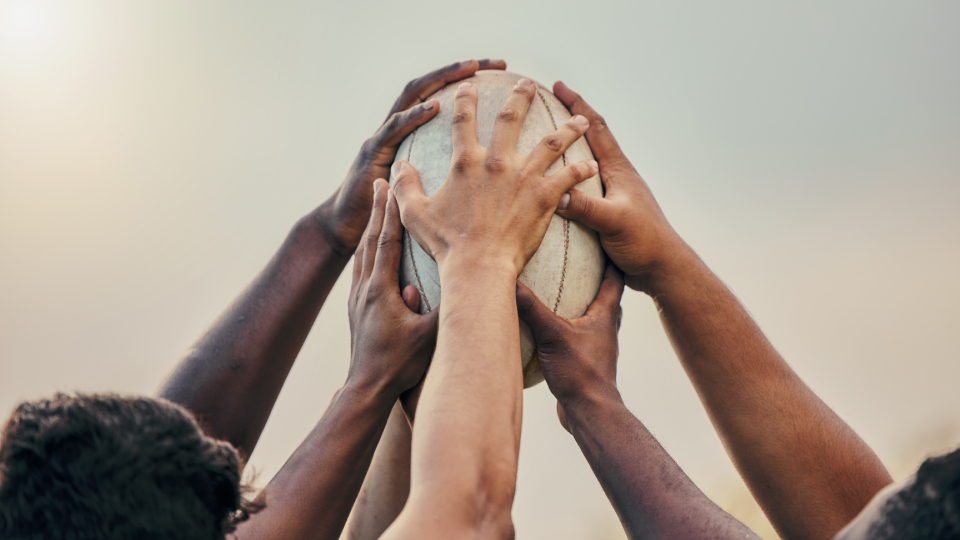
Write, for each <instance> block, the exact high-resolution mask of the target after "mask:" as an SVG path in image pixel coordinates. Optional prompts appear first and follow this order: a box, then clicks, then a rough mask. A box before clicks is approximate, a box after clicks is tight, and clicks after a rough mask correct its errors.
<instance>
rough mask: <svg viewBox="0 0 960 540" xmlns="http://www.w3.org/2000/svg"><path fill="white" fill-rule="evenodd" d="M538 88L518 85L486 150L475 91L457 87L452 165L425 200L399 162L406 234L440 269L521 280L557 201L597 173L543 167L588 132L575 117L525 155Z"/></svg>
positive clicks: (577, 166) (586, 167)
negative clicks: (494, 269) (522, 140)
mask: <svg viewBox="0 0 960 540" xmlns="http://www.w3.org/2000/svg"><path fill="white" fill-rule="evenodd" d="M536 93H537V86H536V84H535V83H533V82H532V81H530V80H528V79H521V80H520V81H519V82H518V83H517V84H516V86H514V88H513V90H512V91H511V93H510V95H509V96H508V97H507V101H506V103H505V104H504V105H503V107H502V108H501V109H500V112H499V113H498V114H497V119H496V122H495V125H494V130H493V135H492V138H491V141H490V147H489V148H483V147H482V146H480V143H479V141H478V138H477V90H476V88H475V87H474V86H473V85H472V84H470V83H469V82H464V83H461V84H460V86H459V87H458V89H457V92H456V95H455V96H454V102H453V111H452V114H453V120H452V123H453V126H452V129H453V159H452V162H451V166H450V172H449V174H448V176H447V180H446V182H445V183H444V184H443V185H442V186H441V187H440V189H439V190H437V192H436V193H435V194H434V195H433V196H432V197H427V196H426V195H425V194H424V192H423V187H422V186H421V184H420V177H419V176H418V174H417V171H416V170H414V168H413V166H411V165H410V164H409V163H407V162H405V161H398V162H397V163H396V164H395V165H394V168H393V175H394V178H395V182H394V191H395V192H396V194H397V200H398V202H399V203H400V212H401V216H402V219H403V223H404V225H405V226H406V228H407V231H409V232H410V234H411V235H412V236H413V238H414V239H416V241H417V243H419V244H420V246H421V247H422V248H423V249H424V251H426V252H427V253H428V254H429V255H430V256H431V257H433V259H434V260H436V261H437V266H438V267H439V268H440V269H441V272H442V271H443V268H444V263H445V261H446V260H447V259H448V258H450V257H452V256H456V257H459V258H464V257H465V258H466V259H467V260H476V261H477V262H480V261H483V263H484V264H495V265H498V266H500V265H502V266H503V267H504V268H506V269H508V270H510V271H512V272H514V275H515V276H516V275H519V274H520V271H521V270H523V267H524V265H526V263H527V261H528V260H529V259H530V257H531V256H533V254H534V252H536V250H537V248H538V247H539V246H540V242H541V241H542V240H543V235H544V234H545V233H546V231H547V226H548V225H549V224H550V218H551V216H552V215H553V213H554V211H555V210H556V208H557V204H558V202H559V201H560V197H561V196H562V195H563V194H564V193H565V192H566V191H567V190H569V189H570V188H572V187H573V186H574V185H576V184H578V183H580V182H581V181H583V180H584V179H586V178H589V177H591V176H593V175H594V174H596V172H597V164H596V162H593V161H590V162H580V163H574V164H570V165H567V166H565V167H563V168H562V169H560V170H559V171H557V172H556V173H554V174H552V175H550V176H544V173H545V172H546V170H547V168H548V167H550V165H551V164H552V163H553V162H555V161H556V160H557V159H559V158H560V156H561V155H562V154H563V153H564V152H565V151H566V150H567V148H569V147H570V145H571V144H573V143H574V142H576V140H577V139H579V138H580V137H581V136H583V134H584V132H585V131H586V130H587V127H588V125H589V122H588V121H587V119H586V118H584V117H583V116H574V117H573V118H571V119H570V120H569V121H568V122H566V123H565V124H564V125H562V126H560V128H559V129H558V130H557V131H555V132H554V133H553V134H551V135H548V136H546V137H544V138H543V140H542V141H541V142H540V144H538V145H537V147H536V148H534V149H533V151H532V152H530V153H529V154H526V155H518V154H517V152H516V147H517V140H518V139H519V137H520V132H521V129H522V127H523V120H524V118H525V117H526V114H527V110H528V109H529V108H530V104H531V103H532V102H533V99H534V98H535V97H536Z"/></svg>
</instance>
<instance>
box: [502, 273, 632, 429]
mask: <svg viewBox="0 0 960 540" xmlns="http://www.w3.org/2000/svg"><path fill="white" fill-rule="evenodd" d="M622 295H623V273H622V272H621V271H620V269H618V268H617V267H616V266H614V265H613V263H610V262H608V263H607V270H606V272H605V274H604V277H603V283H601V284H600V291H599V292H598V293H597V298H596V300H594V301H593V303H592V304H590V307H589V308H588V309H587V312H586V313H584V314H583V316H582V317H579V318H577V319H565V318H563V317H561V316H559V315H557V314H555V313H554V312H553V311H552V310H550V308H548V307H547V306H546V305H544V303H543V302H541V301H540V299H539V298H537V295H536V294H534V292H533V291H531V290H530V289H529V288H528V287H527V286H526V285H524V284H522V283H520V282H519V281H518V282H517V314H518V315H519V316H520V319H521V320H522V321H523V322H525V323H527V326H529V327H530V332H531V333H532V334H533V339H534V342H535V343H536V345H537V354H539V355H540V368H541V369H542V370H543V378H544V379H545V380H546V381H547V386H548V387H549V388H550V392H551V393H552V394H553V395H554V397H556V398H557V414H558V415H559V416H560V423H561V424H563V427H564V428H566V429H567V430H568V431H569V429H570V428H569V427H568V426H567V424H566V420H565V415H564V409H565V408H567V407H571V406H572V407H575V406H577V404H578V403H580V402H582V400H590V401H593V402H597V401H602V400H608V399H610V400H616V401H619V400H620V392H619V391H618V390H617V354H618V346H617V332H618V331H619V330H620V319H621V310H620V297H621V296H622Z"/></svg>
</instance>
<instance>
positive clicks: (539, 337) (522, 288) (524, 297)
mask: <svg viewBox="0 0 960 540" xmlns="http://www.w3.org/2000/svg"><path fill="white" fill-rule="evenodd" d="M517 315H518V316H519V317H520V320H522V321H523V322H525V323H527V326H529V327H530V332H531V333H532V334H533V338H534V340H536V341H537V343H540V342H542V341H553V340H554V339H556V337H557V335H558V334H559V333H560V327H561V325H563V324H564V323H565V322H566V321H565V320H564V319H563V318H562V317H560V316H559V315H557V314H555V313H554V312H552V311H550V308H548V307H547V306H546V305H544V303H543V302H541V301H540V299H539V298H537V295H536V294H534V292H533V291H532V290H530V287H527V286H526V285H524V284H523V283H520V282H519V281H518V282H517Z"/></svg>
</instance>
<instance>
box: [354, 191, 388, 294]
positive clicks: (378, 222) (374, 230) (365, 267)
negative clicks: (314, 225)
mask: <svg viewBox="0 0 960 540" xmlns="http://www.w3.org/2000/svg"><path fill="white" fill-rule="evenodd" d="M387 187H388V186H387V183H386V181H384V180H383V179H382V178H378V179H377V180H375V181H374V182H373V209H372V210H371V212H370V220H369V221H368V222H367V230H366V231H365V232H364V234H363V240H362V241H361V243H362V245H363V252H362V253H361V255H360V257H361V258H362V260H363V263H362V268H361V271H360V278H361V279H364V280H365V279H367V277H368V276H369V275H370V273H371V272H372V271H373V264H374V261H375V260H376V257H377V239H378V238H380V231H381V230H382V229H383V216H384V213H385V208H386V202H387V197H386V191H387V190H386V188H387Z"/></svg>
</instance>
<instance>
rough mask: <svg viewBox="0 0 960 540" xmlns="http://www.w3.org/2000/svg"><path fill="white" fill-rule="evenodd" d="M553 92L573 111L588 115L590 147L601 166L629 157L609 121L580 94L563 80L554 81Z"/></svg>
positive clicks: (588, 140)
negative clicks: (622, 148) (611, 130)
mask: <svg viewBox="0 0 960 540" xmlns="http://www.w3.org/2000/svg"><path fill="white" fill-rule="evenodd" d="M553 93H554V94H555V95H556V96H557V98H558V99H560V101H562V102H563V104H564V105H566V106H567V108H568V109H570V112H571V113H573V114H580V115H583V116H586V117H587V120H589V121H590V129H588V130H587V142H588V143H590V149H591V150H593V155H594V156H595V157H596V158H597V161H599V162H600V165H601V166H606V165H607V163H606V162H607V161H618V160H626V159H627V158H626V156H624V155H623V150H621V149H620V145H619V144H617V140H616V139H615V138H614V137H613V133H611V132H610V128H609V127H608V126H607V122H606V121H605V120H604V119H603V117H602V116H600V115H599V114H598V113H597V111H595V110H593V107H591V106H590V105H588V104H587V102H586V101H584V100H583V98H582V97H580V94H577V93H576V92H574V91H573V90H571V89H570V88H568V87H567V85H565V84H563V83H562V82H561V81H557V82H556V83H554V85H553Z"/></svg>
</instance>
